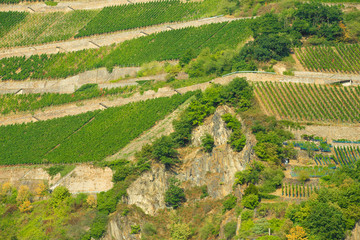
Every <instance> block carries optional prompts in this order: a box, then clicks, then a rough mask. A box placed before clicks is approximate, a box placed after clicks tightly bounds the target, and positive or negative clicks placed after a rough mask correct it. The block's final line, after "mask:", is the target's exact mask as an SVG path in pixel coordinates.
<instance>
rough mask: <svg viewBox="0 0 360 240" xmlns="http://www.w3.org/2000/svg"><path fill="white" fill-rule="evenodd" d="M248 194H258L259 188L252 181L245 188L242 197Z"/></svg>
mask: <svg viewBox="0 0 360 240" xmlns="http://www.w3.org/2000/svg"><path fill="white" fill-rule="evenodd" d="M250 194H254V195H259V190H258V189H257V187H256V186H255V185H254V184H252V183H250V184H249V186H248V187H247V188H246V189H245V191H244V197H246V196H247V195H250Z"/></svg>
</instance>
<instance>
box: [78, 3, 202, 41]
mask: <svg viewBox="0 0 360 240" xmlns="http://www.w3.org/2000/svg"><path fill="white" fill-rule="evenodd" d="M199 10H200V11H199ZM201 10H203V9H202V8H201V3H198V2H187V3H182V2H180V1H178V0H175V1H174V0H171V1H169V0H166V1H159V2H151V3H135V4H125V5H120V6H111V7H105V8H103V9H102V10H101V11H100V13H99V14H97V15H96V16H95V17H94V18H93V19H92V20H91V21H90V22H89V23H88V24H87V25H85V26H84V28H82V29H81V30H80V31H79V33H78V34H77V35H76V36H75V38H77V37H84V36H90V35H94V34H102V33H109V32H115V31H120V30H127V29H132V28H139V27H145V26H151V25H157V24H160V23H165V22H167V23H168V22H178V21H185V20H190V19H195V18H199V17H200V16H201V15H202V14H204V12H203V11H201ZM134 15H136V16H137V17H136V18H134V17H133V16H134ZM110 16H111V17H110Z"/></svg>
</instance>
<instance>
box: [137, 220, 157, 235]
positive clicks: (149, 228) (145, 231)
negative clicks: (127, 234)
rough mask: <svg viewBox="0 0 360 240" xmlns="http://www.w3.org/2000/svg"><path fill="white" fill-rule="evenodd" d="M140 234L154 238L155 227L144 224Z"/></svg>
mask: <svg viewBox="0 0 360 240" xmlns="http://www.w3.org/2000/svg"><path fill="white" fill-rule="evenodd" d="M141 232H142V233H143V234H144V235H145V236H154V235H155V234H156V233H157V230H156V227H155V226H154V225H152V224H151V223H148V222H147V223H145V224H144V225H143V227H142V230H141Z"/></svg>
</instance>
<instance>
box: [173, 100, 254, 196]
mask: <svg viewBox="0 0 360 240" xmlns="http://www.w3.org/2000/svg"><path fill="white" fill-rule="evenodd" d="M225 113H231V114H235V112H234V111H233V110H232V109H231V108H229V107H227V106H221V107H219V108H217V109H216V111H215V113H214V115H212V116H211V117H209V118H207V119H206V120H205V122H204V124H203V125H202V126H199V127H197V128H196V129H195V130H194V132H193V137H192V142H193V145H194V146H196V148H193V149H190V150H187V151H185V152H183V155H182V160H183V164H182V165H181V168H180V169H179V171H178V176H177V178H179V179H180V180H181V181H187V182H190V183H191V185H193V186H202V185H207V187H208V192H209V195H210V196H211V197H213V198H223V197H225V196H226V195H228V194H229V193H231V192H232V190H233V184H234V180H235V179H234V178H235V173H236V172H238V171H242V170H244V169H245V167H246V164H247V163H248V162H249V161H250V159H251V156H252V154H253V144H254V143H253V142H254V139H253V137H252V136H251V135H250V134H249V133H247V130H246V129H245V128H244V127H243V132H245V133H246V135H247V143H246V146H245V148H244V149H243V151H241V152H234V151H233V150H232V148H231V147H230V146H229V145H228V144H227V141H228V139H229V137H230V135H231V130H229V129H227V128H226V124H225V122H224V121H223V120H222V119H221V116H222V115H223V114H225ZM239 120H240V121H241V119H239ZM205 133H210V134H211V135H212V136H213V137H214V142H215V148H214V149H213V151H212V152H211V153H205V152H204V151H203V150H202V149H201V148H200V147H199V146H200V145H201V138H202V136H203V135H204V134H205Z"/></svg>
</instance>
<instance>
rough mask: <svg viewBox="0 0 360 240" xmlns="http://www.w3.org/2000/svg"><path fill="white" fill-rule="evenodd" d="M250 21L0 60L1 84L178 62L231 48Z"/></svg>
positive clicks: (245, 35)
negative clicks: (206, 51) (191, 55)
mask: <svg viewBox="0 0 360 240" xmlns="http://www.w3.org/2000/svg"><path fill="white" fill-rule="evenodd" d="M250 23H251V20H238V21H232V22H229V23H216V24H209V25H203V26H201V27H188V28H185V29H179V30H173V31H167V32H160V33H157V34H152V35H149V36H145V37H141V38H137V39H132V40H129V41H125V42H123V43H121V44H119V45H117V46H106V47H102V48H99V49H89V50H83V51H78V52H72V53H67V54H65V53H59V54H53V55H50V56H45V55H42V56H38V55H33V56H31V57H30V58H27V59H26V58H25V57H12V58H4V59H1V60H0V77H1V78H2V80H8V79H13V80H25V79H27V78H29V77H31V78H33V79H43V78H65V77H67V76H71V75H75V74H77V73H79V72H83V71H86V70H91V69H95V68H99V67H107V68H108V69H109V70H111V69H112V67H113V66H133V65H140V64H143V63H146V62H151V61H154V60H157V61H164V60H172V59H179V58H180V57H181V56H182V55H183V54H184V53H185V52H186V51H187V50H188V49H190V48H192V49H193V50H194V52H195V53H196V54H199V53H200V51H201V50H202V49H204V48H210V49H211V50H214V49H216V48H218V46H221V47H222V48H234V47H236V46H237V45H238V44H239V43H242V42H244V41H245V40H246V39H248V38H249V36H250V35H251V30H250V29H249V24H250Z"/></svg>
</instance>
